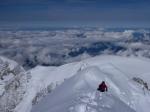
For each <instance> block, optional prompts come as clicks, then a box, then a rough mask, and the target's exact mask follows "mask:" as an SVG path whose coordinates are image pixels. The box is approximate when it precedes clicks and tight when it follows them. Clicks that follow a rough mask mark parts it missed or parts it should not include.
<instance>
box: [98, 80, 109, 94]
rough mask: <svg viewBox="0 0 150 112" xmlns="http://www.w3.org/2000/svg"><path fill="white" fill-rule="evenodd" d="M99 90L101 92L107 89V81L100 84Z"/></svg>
mask: <svg viewBox="0 0 150 112" xmlns="http://www.w3.org/2000/svg"><path fill="white" fill-rule="evenodd" d="M97 90H98V91H100V92H105V91H107V85H106V84H105V81H102V83H101V84H100V85H99V87H98V89H97Z"/></svg>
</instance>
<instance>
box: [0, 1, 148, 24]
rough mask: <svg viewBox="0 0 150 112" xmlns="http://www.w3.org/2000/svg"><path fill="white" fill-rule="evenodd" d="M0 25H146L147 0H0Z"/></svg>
mask: <svg viewBox="0 0 150 112" xmlns="http://www.w3.org/2000/svg"><path fill="white" fill-rule="evenodd" d="M0 25H7V26H9V25H27V26H29V25H30V26H35V27H36V25H41V26H46V25H47V26H101V27H149V26H150V0H0Z"/></svg>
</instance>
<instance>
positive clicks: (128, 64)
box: [16, 55, 150, 112]
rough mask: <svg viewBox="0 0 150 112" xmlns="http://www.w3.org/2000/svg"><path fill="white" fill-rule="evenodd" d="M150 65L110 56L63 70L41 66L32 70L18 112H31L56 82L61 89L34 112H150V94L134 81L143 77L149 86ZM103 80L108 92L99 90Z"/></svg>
mask: <svg viewBox="0 0 150 112" xmlns="http://www.w3.org/2000/svg"><path fill="white" fill-rule="evenodd" d="M149 66H150V60H148V59H145V58H135V57H130V58H126V57H119V56H106V55H105V56H98V57H95V58H90V59H87V60H83V61H81V62H77V63H71V64H67V65H63V66H60V67H41V66H38V67H36V68H34V69H33V70H31V71H30V72H31V75H32V78H31V81H30V84H29V85H30V87H29V88H28V92H27V94H26V97H25V98H24V99H23V101H22V103H21V104H20V105H18V107H17V108H16V111H17V112H30V110H31V108H32V100H33V98H34V97H35V95H36V93H37V92H39V91H40V89H42V88H45V87H46V86H48V85H49V84H51V83H54V84H55V85H56V84H58V85H59V86H57V87H56V89H55V90H53V91H52V93H50V94H48V95H47V96H46V97H45V98H43V99H42V100H41V101H40V102H39V103H38V104H37V105H34V106H33V108H32V110H31V112H149V105H150V94H149V91H148V90H146V89H144V90H143V88H142V85H140V84H138V83H137V82H134V81H133V80H132V78H133V77H140V78H142V79H143V80H144V81H146V82H147V83H148V85H149V84H150V80H149V79H150V75H148V74H150V69H149ZM64 79H65V80H64ZM102 80H105V81H106V83H107V85H108V87H109V90H108V92H107V93H99V92H97V91H96V89H97V87H98V84H99V83H100V82H101V81H102Z"/></svg>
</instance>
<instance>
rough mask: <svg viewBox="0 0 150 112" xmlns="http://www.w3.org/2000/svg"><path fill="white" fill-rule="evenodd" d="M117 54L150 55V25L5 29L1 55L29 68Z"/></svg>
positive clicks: (1, 35) (1, 32) (1, 37)
mask: <svg viewBox="0 0 150 112" xmlns="http://www.w3.org/2000/svg"><path fill="white" fill-rule="evenodd" d="M103 54H114V55H122V56H144V57H148V58H150V29H102V28H68V29H54V30H52V29H50V30H1V31H0V55H1V56H5V57H8V58H10V59H13V60H16V61H17V62H18V63H20V64H21V65H23V66H24V67H25V68H26V69H30V68H33V67H35V66H37V65H44V66H49V65H54V66H58V65H62V64H65V63H69V62H73V61H79V60H82V59H85V58H88V57H92V56H96V55H103Z"/></svg>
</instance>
